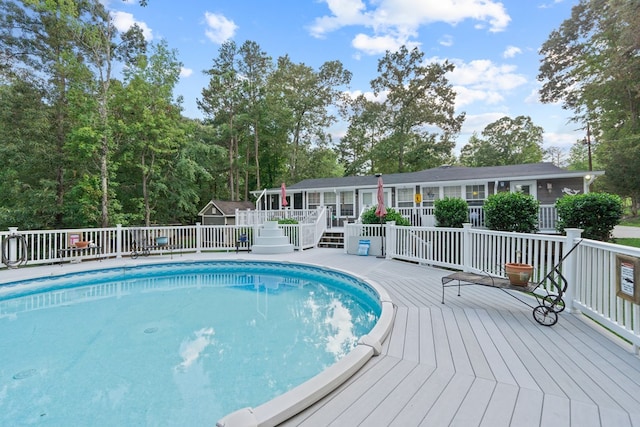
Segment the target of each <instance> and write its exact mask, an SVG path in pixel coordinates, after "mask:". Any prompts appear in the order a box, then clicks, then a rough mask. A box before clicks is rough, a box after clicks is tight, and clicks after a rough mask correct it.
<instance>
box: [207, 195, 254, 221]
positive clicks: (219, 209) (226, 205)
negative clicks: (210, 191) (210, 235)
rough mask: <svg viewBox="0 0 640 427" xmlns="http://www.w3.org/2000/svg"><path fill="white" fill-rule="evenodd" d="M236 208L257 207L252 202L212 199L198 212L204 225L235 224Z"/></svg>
mask: <svg viewBox="0 0 640 427" xmlns="http://www.w3.org/2000/svg"><path fill="white" fill-rule="evenodd" d="M236 209H240V210H247V209H255V205H254V204H253V203H252V202H244V201H237V202H232V201H229V200H211V201H210V202H209V203H207V205H206V206H205V207H204V208H202V210H200V212H198V216H199V217H200V218H201V221H200V222H201V224H202V225H235V224H236Z"/></svg>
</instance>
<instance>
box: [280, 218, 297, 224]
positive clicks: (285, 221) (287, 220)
mask: <svg viewBox="0 0 640 427" xmlns="http://www.w3.org/2000/svg"><path fill="white" fill-rule="evenodd" d="M278 224H298V221H297V220H295V219H293V218H280V219H279V220H278Z"/></svg>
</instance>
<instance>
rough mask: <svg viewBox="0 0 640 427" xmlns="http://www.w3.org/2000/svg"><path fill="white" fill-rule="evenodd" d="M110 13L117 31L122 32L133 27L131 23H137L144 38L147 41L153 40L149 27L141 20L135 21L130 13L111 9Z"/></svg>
mask: <svg viewBox="0 0 640 427" xmlns="http://www.w3.org/2000/svg"><path fill="white" fill-rule="evenodd" d="M110 14H111V19H112V21H113V25H114V26H115V27H116V29H117V30H118V31H120V32H123V33H124V32H125V31H128V30H129V28H131V27H133V24H138V27H140V29H141V30H142V35H143V36H144V39H145V40H147V41H148V40H153V32H152V31H151V28H149V26H148V25H147V24H146V23H144V22H142V21H136V20H135V19H134V17H133V15H132V14H131V13H127V12H119V11H113V12H110Z"/></svg>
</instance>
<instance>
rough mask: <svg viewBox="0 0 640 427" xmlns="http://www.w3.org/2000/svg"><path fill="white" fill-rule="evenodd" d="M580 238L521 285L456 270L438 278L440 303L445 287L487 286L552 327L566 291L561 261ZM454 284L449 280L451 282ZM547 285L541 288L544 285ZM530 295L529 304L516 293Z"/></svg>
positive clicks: (562, 304) (563, 305)
mask: <svg viewBox="0 0 640 427" xmlns="http://www.w3.org/2000/svg"><path fill="white" fill-rule="evenodd" d="M581 241H582V240H580V241H579V242H578V243H576V244H575V245H574V246H573V247H572V248H571V250H570V251H569V252H567V253H566V254H565V255H564V256H563V257H562V259H561V260H560V261H559V262H558V263H557V264H556V265H555V266H554V267H553V268H552V269H551V270H550V271H549V272H548V273H547V274H546V275H545V276H544V278H543V279H542V280H540V281H539V282H537V283H534V282H528V283H527V284H525V285H512V284H511V281H510V280H509V279H508V278H506V277H497V276H492V275H490V274H488V273H470V272H457V273H452V274H449V275H448V276H444V277H443V278H442V304H444V290H445V288H448V287H452V286H457V287H458V296H460V288H461V287H462V286H467V285H479V286H487V287H490V288H496V289H500V290H501V291H504V292H506V293H507V294H509V295H510V296H512V297H514V298H515V299H517V300H518V301H520V302H522V303H523V304H525V305H527V306H529V307H531V308H532V309H533V318H534V319H535V321H536V322H538V323H539V324H541V325H543V326H553V325H555V324H556V323H557V322H558V313H560V312H562V311H563V310H564V307H565V302H564V300H563V299H562V296H563V295H564V293H565V292H566V290H567V286H568V283H567V279H566V278H565V276H564V275H563V274H562V271H561V267H562V263H563V262H564V260H565V259H566V258H567V257H568V256H569V254H570V253H571V252H573V251H574V249H575V248H576V247H578V245H579V244H580V242H581ZM455 281H457V284H456V283H451V282H455ZM545 284H547V286H546V287H545V286H544V285H545ZM519 294H520V295H522V294H526V295H529V296H533V297H534V298H535V301H536V305H532V304H530V301H531V299H528V300H525V299H524V298H521V297H519V296H518V295H519Z"/></svg>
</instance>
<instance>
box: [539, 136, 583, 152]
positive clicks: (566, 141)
mask: <svg viewBox="0 0 640 427" xmlns="http://www.w3.org/2000/svg"><path fill="white" fill-rule="evenodd" d="M579 138H580V134H579V133H578V132H545V133H543V134H542V139H543V145H544V146H545V147H558V148H560V149H562V150H569V149H570V148H571V147H572V146H573V144H575V143H576V141H577V140H578V139H579Z"/></svg>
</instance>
